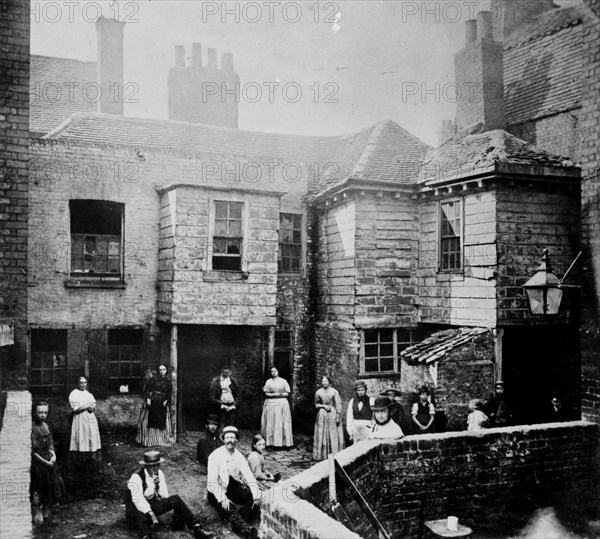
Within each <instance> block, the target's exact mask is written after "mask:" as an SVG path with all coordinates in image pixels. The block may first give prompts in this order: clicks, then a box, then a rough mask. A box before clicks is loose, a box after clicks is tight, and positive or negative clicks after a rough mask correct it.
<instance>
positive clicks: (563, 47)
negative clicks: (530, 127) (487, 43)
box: [504, 7, 583, 125]
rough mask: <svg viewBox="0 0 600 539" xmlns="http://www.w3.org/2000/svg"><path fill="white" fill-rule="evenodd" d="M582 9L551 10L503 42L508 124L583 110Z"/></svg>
mask: <svg viewBox="0 0 600 539" xmlns="http://www.w3.org/2000/svg"><path fill="white" fill-rule="evenodd" d="M582 9H583V8H581V7H572V8H563V9H554V10H551V11H547V12H546V13H544V14H542V15H540V18H539V20H538V21H536V22H534V23H530V24H526V25H524V26H523V27H522V28H521V29H519V30H517V31H516V32H515V33H514V34H512V35H511V36H510V37H509V38H508V40H507V41H506V42H505V45H504V48H505V52H504V89H505V114H506V123H507V125H514V124H519V123H523V122H526V121H529V120H532V119H536V118H543V117H545V116H550V115H553V114H557V113H559V112H564V111H568V110H573V109H575V108H578V107H579V106H581V79H580V77H581V28H582V25H581V24H580V23H581V20H582Z"/></svg>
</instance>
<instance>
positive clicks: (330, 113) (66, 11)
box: [31, 0, 579, 145]
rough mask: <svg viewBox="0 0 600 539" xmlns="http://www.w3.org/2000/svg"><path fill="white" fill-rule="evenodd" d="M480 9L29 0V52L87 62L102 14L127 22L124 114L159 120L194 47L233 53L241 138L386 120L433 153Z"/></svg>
mask: <svg viewBox="0 0 600 539" xmlns="http://www.w3.org/2000/svg"><path fill="white" fill-rule="evenodd" d="M557 3H558V4H560V5H572V4H576V3H579V0H562V1H558V2H557ZM489 5H490V1H489V0H487V1H475V0H471V1H469V0H460V1H452V0H444V1H443V2H438V1H435V0H426V1H412V0H397V1H393V0H384V1H378V0H370V1H338V2H326V1H320V2H314V1H299V2H287V1H285V0H274V1H272V2H269V1H257V2H234V1H228V2H221V1H218V2H201V1H199V0H181V1H177V0H163V1H156V0H151V1H150V0H144V1H136V2H130V1H119V2H118V3H117V2H114V3H112V2H110V1H97V2H93V1H83V0H82V1H75V0H74V1H71V2H50V1H43V2H41V1H40V2H37V1H36V0H32V15H31V18H32V31H31V53H32V54H43V55H48V56H59V57H68V58H75V59H79V60H95V59H96V32H95V26H94V24H93V20H94V19H95V17H96V14H97V13H98V12H99V9H102V11H103V14H104V16H107V17H113V18H114V17H115V16H117V17H118V18H119V19H120V20H125V21H126V22H127V25H126V26H125V82H126V83H127V82H130V83H134V84H135V85H137V87H139V91H138V92H137V94H136V95H135V97H132V96H130V100H132V99H137V100H138V101H139V103H127V104H126V105H125V114H127V115H131V116H141V117H150V118H166V117H167V76H168V72H169V69H170V68H171V67H173V66H174V62H175V54H174V47H175V46H176V45H184V46H185V48H186V56H188V57H189V54H190V52H191V44H192V43H193V42H199V43H201V44H202V45H203V49H204V50H203V54H204V56H205V57H206V49H207V48H208V47H211V48H216V49H217V50H218V51H219V58H220V55H221V52H223V51H228V52H231V53H232V54H233V57H234V66H235V71H236V72H237V73H238V75H239V76H240V81H241V88H242V99H241V102H240V116H239V127H240V128H241V129H249V130H256V131H273V132H284V133H298V134H312V135H333V134H342V133H351V132H354V131H358V130H360V129H362V128H364V127H367V126H369V125H372V124H374V123H376V122H378V121H380V120H383V119H386V118H391V119H392V120H394V121H396V122H397V123H398V124H400V125H401V126H402V127H404V128H405V129H407V130H408V131H410V132H411V133H413V134H414V135H416V136H417V137H419V138H421V139H422V140H424V141H425V142H427V143H429V144H432V145H435V144H436V140H437V139H436V133H437V131H438V130H439V125H440V122H441V121H442V120H444V119H452V118H453V117H454V113H455V104H454V100H455V99H454V97H455V94H454V93H453V91H452V89H453V88H452V86H448V84H449V83H452V82H453V80H454V63H453V55H454V53H455V52H456V51H458V50H459V49H460V48H461V47H462V46H463V43H464V23H465V21H466V20H468V19H469V18H470V17H472V16H473V14H474V13H476V12H477V11H479V10H480V9H481V8H482V7H483V8H485V7H486V6H488V7H489ZM219 61H220V60H219ZM57 82H59V83H60V81H57ZM277 84H278V85H277ZM269 86H270V87H271V88H273V92H272V94H271V95H269V90H268V88H269ZM284 87H285V91H283V90H284ZM129 88H132V86H130V87H129ZM257 88H261V89H262V90H263V91H262V95H259V94H257ZM253 101H254V102H253Z"/></svg>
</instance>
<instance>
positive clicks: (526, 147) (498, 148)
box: [420, 124, 574, 184]
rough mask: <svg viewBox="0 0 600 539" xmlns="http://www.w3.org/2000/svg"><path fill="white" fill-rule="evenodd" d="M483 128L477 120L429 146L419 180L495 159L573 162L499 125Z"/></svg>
mask: <svg viewBox="0 0 600 539" xmlns="http://www.w3.org/2000/svg"><path fill="white" fill-rule="evenodd" d="M482 131H483V125H482V124H477V125H475V126H473V127H472V128H470V129H465V130H463V131H462V132H460V133H459V134H457V135H456V136H455V137H454V138H452V139H450V140H449V141H447V142H446V143H444V144H442V145H441V146H440V147H438V148H434V149H432V150H430V151H429V153H428V154H427V156H426V158H425V159H424V161H423V164H422V169H421V174H420V182H422V183H425V184H436V183H440V182H444V181H448V180H450V179H452V178H455V177H460V176H468V175H472V174H475V173H477V171H478V169H485V168H488V167H490V166H492V165H494V164H495V163H510V164H515V165H537V166H544V167H572V166H574V163H573V162H572V161H571V160H570V159H568V158H566V157H562V156H559V155H554V154H551V153H548V152H546V151H544V150H541V149H539V148H537V147H536V146H533V145H532V144H529V143H528V142H525V141H524V140H521V139H518V138H517V137H515V136H514V135H511V134H510V133H507V132H506V131H503V130H501V129H497V130H494V131H485V132H482Z"/></svg>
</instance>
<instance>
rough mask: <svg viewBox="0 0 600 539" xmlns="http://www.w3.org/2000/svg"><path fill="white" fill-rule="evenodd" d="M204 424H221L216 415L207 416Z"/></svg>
mask: <svg viewBox="0 0 600 539" xmlns="http://www.w3.org/2000/svg"><path fill="white" fill-rule="evenodd" d="M206 422H207V423H212V424H214V425H218V424H219V423H220V422H221V420H220V419H219V416H218V415H217V414H208V417H207V418H206Z"/></svg>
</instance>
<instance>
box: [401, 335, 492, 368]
mask: <svg viewBox="0 0 600 539" xmlns="http://www.w3.org/2000/svg"><path fill="white" fill-rule="evenodd" d="M487 331H488V330H487V328H466V327H461V328H456V329H446V330H444V331H438V332H437V333H434V334H433V335H431V337H428V338H427V339H425V340H423V341H421V342H420V343H417V344H413V345H412V346H409V347H408V348H406V349H404V350H403V351H402V352H400V356H401V357H403V358H404V359H406V360H408V361H413V362H416V363H433V362H434V361H438V360H440V359H443V358H444V356H446V355H447V354H448V353H450V352H451V351H452V350H455V349H456V348H458V347H459V346H462V345H463V344H466V343H468V342H470V341H472V340H473V339H475V338H476V337H477V336H479V335H483V334H484V333H486V332H487Z"/></svg>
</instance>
